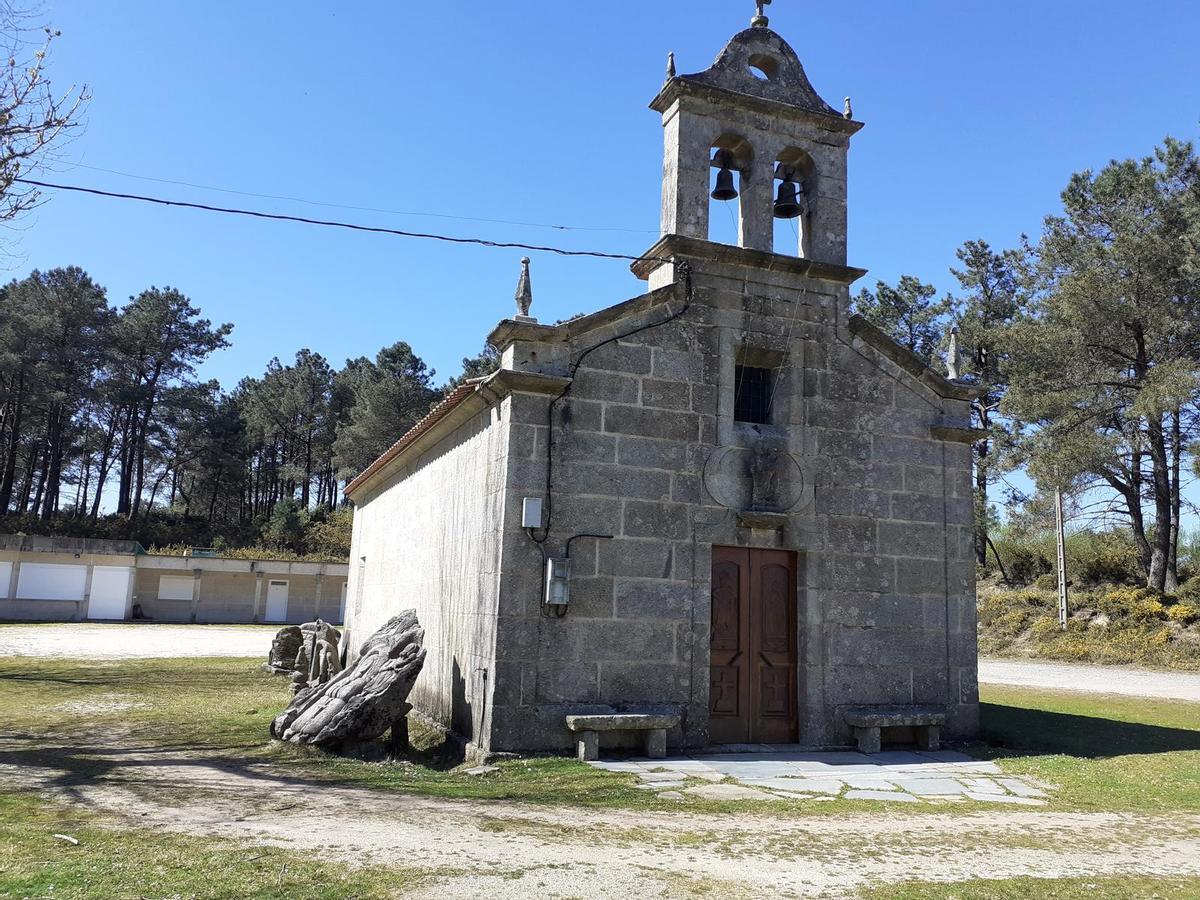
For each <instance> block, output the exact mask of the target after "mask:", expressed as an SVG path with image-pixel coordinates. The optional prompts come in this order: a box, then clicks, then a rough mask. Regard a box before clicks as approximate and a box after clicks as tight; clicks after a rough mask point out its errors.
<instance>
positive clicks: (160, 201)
mask: <svg viewBox="0 0 1200 900" xmlns="http://www.w3.org/2000/svg"><path fill="white" fill-rule="evenodd" d="M14 180H15V181H18V182H20V183H21V184H28V185H33V186H34V187H41V188H51V189H53V190H58V191H74V192H75V193H79V194H92V195H94V196H97V197H111V198H113V199H116V200H138V201H140V202H142V203H154V204H157V205H159V206H179V207H183V208H185V209H199V210H204V211H205V212H217V213H225V214H227V215H233V216H249V217H250V218H254V219H271V220H273V221H278V222H298V223H300V224H302V225H321V226H324V227H326V228H345V229H348V230H350V231H366V232H370V233H373V234H391V235H395V236H397V237H407V238H420V239H422V240H427V241H443V242H445V243H448V244H473V245H475V246H478V247H492V248H496V249H500V250H529V251H531V252H534V253H555V254H558V255H559V256H586V257H593V258H595V259H623V260H629V261H630V262H640V261H642V260H653V261H655V262H664V263H665V262H670V260H668V259H662V258H659V257H649V256H629V255H627V254H624V253H601V252H599V251H596V250H564V249H562V248H561V247H542V246H539V245H537V244H520V243H515V242H506V241H489V240H486V239H484V238H465V237H451V236H450V235H445V234H429V233H426V232H421V231H401V230H399V229H397V228H383V227H382V226H378V225H358V224H355V223H353V222H335V221H330V220H325V219H309V218H306V217H304V216H288V215H283V214H282V213H267V212H259V211H258V210H253V209H234V208H232V207H222V206H209V205H208V204H205V203H189V202H188V201H186V200H167V199H164V198H162V197H146V196H143V195H141V194H121V193H116V192H114V191H102V190H100V189H99V188H89V187H81V186H79V185H74V184H54V183H53V182H50V181H36V180H34V179H32V178H16V179H14Z"/></svg>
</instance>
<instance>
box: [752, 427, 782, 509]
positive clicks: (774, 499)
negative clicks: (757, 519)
mask: <svg viewBox="0 0 1200 900" xmlns="http://www.w3.org/2000/svg"><path fill="white" fill-rule="evenodd" d="M750 491H751V497H750V508H751V509H754V510H759V511H763V512H767V511H770V510H774V509H777V508H778V507H779V502H780V501H779V451H778V450H777V449H775V448H774V447H768V446H766V445H765V444H761V443H760V444H759V445H758V446H756V447H755V448H754V455H753V457H752V458H751V460H750Z"/></svg>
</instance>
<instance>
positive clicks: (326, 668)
mask: <svg viewBox="0 0 1200 900" xmlns="http://www.w3.org/2000/svg"><path fill="white" fill-rule="evenodd" d="M300 632H301V635H302V637H301V640H300V649H299V650H298V651H297V652H296V662H295V666H294V669H295V671H294V672H293V673H292V693H294V694H296V695H299V694H300V692H301V691H303V690H306V689H307V688H309V687H311V686H313V685H315V684H324V683H325V682H327V681H329V680H330V679H331V678H333V676H334V675H336V674H337V673H338V672H340V671H341V670H342V656H341V653H340V652H339V651H338V644H339V643H340V641H341V639H342V635H341V632H339V631H338V630H337V629H336V628H334V627H333V626H332V625H330V624H329V623H328V622H322V621H321V620H320V619H317V621H315V622H308V623H306V624H304V625H301V626H300Z"/></svg>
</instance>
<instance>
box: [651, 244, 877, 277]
mask: <svg viewBox="0 0 1200 900" xmlns="http://www.w3.org/2000/svg"><path fill="white" fill-rule="evenodd" d="M685 259H700V260H709V261H711V262H715V263H720V264H722V265H731V266H742V267H743V268H746V269H754V270H755V271H757V272H763V271H766V272H786V273H788V274H792V275H797V276H799V277H801V278H814V279H817V280H819V281H832V282H834V283H836V284H853V283H854V282H856V281H858V279H860V278H862V277H863V276H864V275H866V274H867V270H866V269H856V268H853V267H851V266H843V265H839V264H837V263H828V262H820V261H819V260H815V259H802V258H801V257H798V256H786V255H784V254H782V253H767V252H766V251H764V250H750V249H747V248H746V247H737V246H734V245H733V244H718V243H716V242H715V241H705V240H701V239H700V238H694V237H685V236H684V235H681V234H668V235H664V236H663V237H662V238H660V239H659V241H658V243H656V244H655V245H654V246H653V247H651V248H650V249H649V250H647V251H646V253H645V255H644V256H643V257H642V258H641V259H639V260H638V261H637V262H635V263H634V264H633V265H631V266H630V269H631V270H632V271H633V274H634V275H636V276H637V277H638V278H640V279H642V280H643V281H645V280H647V279H648V278H649V277H650V276H651V275H652V274H653V273H654V272H655V271H656V270H657V269H659V268H660V267H661V266H664V265H669V264H670V263H672V262H678V261H682V260H685Z"/></svg>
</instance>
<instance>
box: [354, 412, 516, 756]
mask: <svg viewBox="0 0 1200 900" xmlns="http://www.w3.org/2000/svg"><path fill="white" fill-rule="evenodd" d="M506 417H507V401H506V402H505V403H504V404H502V405H500V406H498V407H494V408H492V409H489V410H484V412H482V413H481V414H479V415H477V416H475V417H474V418H473V419H471V420H470V421H468V422H466V423H465V424H463V425H461V426H459V427H458V428H457V429H455V430H453V431H452V432H450V433H449V434H447V435H446V436H445V437H444V438H443V439H442V440H441V441H440V442H439V443H438V444H437V445H436V446H434V447H432V448H431V449H430V450H428V451H427V452H425V453H423V454H422V455H421V456H420V457H419V458H417V459H415V460H413V461H411V462H410V463H409V464H408V465H407V466H406V467H405V468H404V469H403V470H401V471H399V472H396V473H394V474H393V475H392V476H391V477H390V478H388V479H386V480H384V481H383V482H381V483H380V484H378V485H375V486H373V487H372V489H371V490H370V491H369V492H367V493H366V494H365V495H364V496H361V497H357V498H356V502H355V514H354V533H353V539H352V545H351V554H350V560H351V563H350V585H349V590H348V597H347V609H346V619H347V628H348V629H349V640H350V644H349V646H350V648H351V650H352V652H353V651H356V650H357V648H358V647H359V646H361V644H362V642H363V641H365V640H366V639H367V638H368V637H370V636H371V635H372V634H373V633H374V632H375V631H376V630H377V629H378V628H379V627H380V626H381V625H383V624H384V622H386V621H387V620H388V619H389V618H391V617H392V616H394V615H396V614H398V613H399V612H401V611H402V610H405V609H416V610H417V615H418V617H419V618H420V622H421V625H422V626H423V627H424V628H425V635H426V636H425V647H426V649H427V651H428V655H427V657H426V660H425V666H424V669H423V670H422V672H421V676H420V678H419V679H418V680H417V683H416V687H415V688H414V690H413V693H412V696H411V702H412V703H413V704H414V705H415V706H416V707H417V709H418V710H420V711H421V712H423V713H425V714H427V715H429V716H431V717H432V718H434V719H435V720H436V721H438V722H439V723H441V724H443V725H445V726H448V727H451V728H452V729H453V730H454V731H456V732H457V733H459V734H461V735H464V736H467V737H470V738H475V737H476V736H478V735H479V734H481V733H486V732H487V730H488V724H487V721H488V715H489V711H488V707H489V705H490V703H489V695H490V684H491V670H492V666H493V646H494V640H495V610H496V597H497V594H496V592H497V583H498V571H499V562H500V560H499V547H500V542H499V533H500V529H501V523H502V516H503V513H504V505H503V498H504V491H503V487H504V472H505V467H506V453H507V431H508V429H507V422H506ZM517 515H518V517H519V510H518V513H517Z"/></svg>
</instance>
